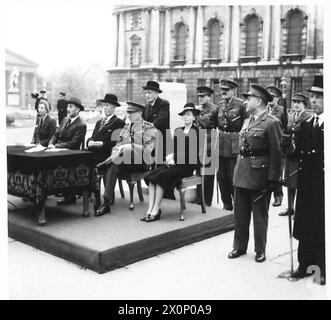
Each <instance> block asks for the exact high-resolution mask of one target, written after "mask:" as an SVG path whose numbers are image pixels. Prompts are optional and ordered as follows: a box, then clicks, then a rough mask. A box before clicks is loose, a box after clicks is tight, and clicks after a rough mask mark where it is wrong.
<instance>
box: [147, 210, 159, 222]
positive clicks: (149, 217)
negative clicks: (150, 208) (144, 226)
mask: <svg viewBox="0 0 331 320" xmlns="http://www.w3.org/2000/svg"><path fill="white" fill-rule="evenodd" d="M160 217H161V209H159V211H158V212H157V214H156V215H155V216H153V215H151V214H149V215H148V217H147V218H146V220H145V221H146V222H153V221H156V220H160Z"/></svg>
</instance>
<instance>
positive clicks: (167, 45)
mask: <svg viewBox="0 0 331 320" xmlns="http://www.w3.org/2000/svg"><path fill="white" fill-rule="evenodd" d="M170 60H171V16H170V9H166V11H165V26H164V64H165V65H169V64H170Z"/></svg>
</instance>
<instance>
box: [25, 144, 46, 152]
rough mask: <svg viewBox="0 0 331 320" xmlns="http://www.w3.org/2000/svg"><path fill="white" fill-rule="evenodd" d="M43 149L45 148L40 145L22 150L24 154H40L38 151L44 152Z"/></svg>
mask: <svg viewBox="0 0 331 320" xmlns="http://www.w3.org/2000/svg"><path fill="white" fill-rule="evenodd" d="M45 149H46V147H43V146H42V145H37V146H35V147H33V148H30V149H27V150H24V152H26V153H32V152H40V151H44V150H45Z"/></svg>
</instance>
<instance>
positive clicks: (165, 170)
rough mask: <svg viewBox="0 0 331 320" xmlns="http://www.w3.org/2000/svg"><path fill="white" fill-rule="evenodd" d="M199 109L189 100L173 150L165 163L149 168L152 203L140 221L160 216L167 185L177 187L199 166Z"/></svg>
mask: <svg viewBox="0 0 331 320" xmlns="http://www.w3.org/2000/svg"><path fill="white" fill-rule="evenodd" d="M199 113H200V111H199V110H197V109H196V108H195V106H194V104H193V103H187V104H186V105H185V106H184V109H183V111H182V112H180V113H179V115H180V116H182V119H183V122H184V127H179V128H177V129H176V130H175V133H174V140H173V141H174V153H171V154H168V155H167V157H166V161H165V162H166V163H165V165H163V166H161V167H159V168H157V169H156V170H154V171H152V172H150V173H149V174H148V175H147V176H146V177H145V182H146V184H147V185H148V186H149V207H148V210H147V212H146V215H145V216H144V217H141V218H140V220H141V221H146V222H152V221H156V220H159V219H160V216H161V209H160V205H161V202H162V199H163V193H164V189H167V190H168V189H169V188H176V187H178V185H179V184H180V182H181V180H182V179H183V178H185V177H189V176H191V175H192V174H193V171H194V170H196V169H197V168H198V166H199V161H198V160H199V159H198V153H199V147H198V140H199V136H198V128H197V126H196V125H195V119H196V117H197V115H198V114H199Z"/></svg>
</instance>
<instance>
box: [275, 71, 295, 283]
mask: <svg viewBox="0 0 331 320" xmlns="http://www.w3.org/2000/svg"><path fill="white" fill-rule="evenodd" d="M280 84H281V89H282V92H283V94H282V96H283V108H284V117H283V128H284V133H285V134H286V133H287V132H288V130H287V129H288V128H287V126H288V116H287V103H286V79H285V76H283V77H282V78H281V83H280ZM290 134H291V138H292V139H293V136H294V134H293V132H290ZM291 175H293V174H291ZM291 175H290V173H289V171H288V170H286V172H285V177H284V181H285V182H288V180H289V178H290V176H291ZM290 201H291V199H290V197H289V196H288V197H287V205H288V208H290V207H291V203H290ZM288 229H289V238H290V259H291V270H289V271H285V272H282V273H281V274H279V275H278V278H283V279H284V278H285V279H287V280H289V281H291V282H293V281H297V280H299V279H296V278H293V277H292V275H293V273H294V270H293V230H292V215H291V214H290V213H289V214H288Z"/></svg>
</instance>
